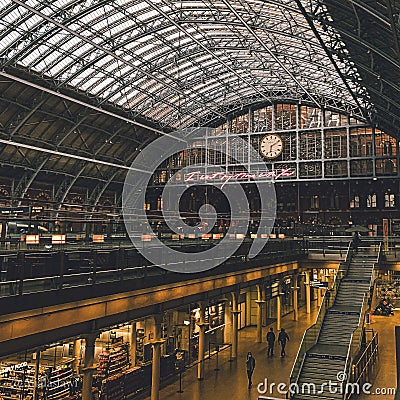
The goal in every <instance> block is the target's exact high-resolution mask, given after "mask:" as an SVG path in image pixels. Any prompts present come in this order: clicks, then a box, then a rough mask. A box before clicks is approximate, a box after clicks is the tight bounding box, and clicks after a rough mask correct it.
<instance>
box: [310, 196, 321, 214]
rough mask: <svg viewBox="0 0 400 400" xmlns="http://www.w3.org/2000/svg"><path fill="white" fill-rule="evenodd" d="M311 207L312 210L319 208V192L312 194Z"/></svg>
mask: <svg viewBox="0 0 400 400" xmlns="http://www.w3.org/2000/svg"><path fill="white" fill-rule="evenodd" d="M311 209H312V210H318V209H319V196H318V195H317V194H315V195H313V196H311Z"/></svg>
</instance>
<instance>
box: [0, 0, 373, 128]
mask: <svg viewBox="0 0 400 400" xmlns="http://www.w3.org/2000/svg"><path fill="white" fill-rule="evenodd" d="M313 3H314V2H313V1H305V0H301V1H300V0H280V1H263V0H235V1H232V0H217V1H215V0H213V1H211V0H188V1H186V0H181V1H169V0H144V1H143V0H115V1H111V0H107V1H102V0H57V1H49V0H47V1H46V0H27V1H21V0H3V1H2V2H1V3H0V65H1V66H2V67H3V68H4V67H7V66H8V65H10V66H14V67H15V66H17V67H23V68H26V69H27V70H29V71H31V72H33V73H37V74H40V75H41V76H42V77H44V78H46V79H47V80H49V81H51V84H52V85H53V86H55V88H57V87H63V86H67V87H72V88H74V89H76V90H78V91H80V92H84V93H86V94H87V95H89V96H91V97H96V98H97V99H98V101H99V103H100V106H101V104H102V103H112V104H114V105H116V106H118V107H121V108H123V109H125V110H128V111H130V112H131V113H132V114H133V116H136V115H137V116H139V115H140V116H144V117H145V118H148V119H150V120H153V121H157V122H159V123H160V124H161V125H163V126H169V127H171V128H177V127H180V126H189V125H193V124H205V123H210V122H212V121H216V120H218V119H221V118H224V117H225V116H226V113H227V112H228V111H232V110H235V109H240V108H241V107H244V106H246V105H249V104H254V103H260V102H269V101H272V100H274V99H279V98H285V99H288V100H290V99H293V100H296V101H297V100H299V99H304V100H308V101H312V102H313V103H315V104H316V105H317V106H324V105H329V106H331V107H334V108H337V109H339V110H342V111H345V112H348V113H352V114H354V115H356V116H358V117H361V116H362V115H364V116H365V114H366V113H365V108H364V106H363V104H362V102H364V101H366V99H365V98H364V99H362V101H360V99H359V98H358V97H357V96H358V94H357V93H358V92H357V91H358V88H357V80H358V77H357V76H356V72H355V69H354V65H352V64H351V62H349V61H348V60H345V59H343V57H340V58H339V57H335V55H330V56H328V54H327V51H326V48H324V45H323V43H322V42H329V41H332V40H336V39H337V38H334V37H332V35H331V33H330V32H328V31H326V30H324V29H322V27H319V26H318V24H316V25H315V27H316V30H317V34H316V32H315V31H313V29H311V27H310V23H309V22H310V21H307V18H306V17H305V13H304V10H307V9H308V7H312V6H313ZM302 7H304V9H303V10H302ZM318 37H319V38H318ZM321 39H322V42H321ZM349 75H351V76H352V77H351V80H350V81H346V79H347V78H346V76H349Z"/></svg>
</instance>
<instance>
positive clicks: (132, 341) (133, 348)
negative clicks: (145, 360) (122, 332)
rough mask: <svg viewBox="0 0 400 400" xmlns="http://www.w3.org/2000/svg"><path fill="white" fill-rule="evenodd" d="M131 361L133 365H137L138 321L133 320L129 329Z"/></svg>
mask: <svg viewBox="0 0 400 400" xmlns="http://www.w3.org/2000/svg"><path fill="white" fill-rule="evenodd" d="M129 361H130V363H131V367H134V366H135V365H136V322H132V323H131V326H130V331H129Z"/></svg>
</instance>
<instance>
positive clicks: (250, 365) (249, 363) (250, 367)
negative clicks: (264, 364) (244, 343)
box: [246, 352, 256, 389]
mask: <svg viewBox="0 0 400 400" xmlns="http://www.w3.org/2000/svg"><path fill="white" fill-rule="evenodd" d="M255 367H256V360H255V358H254V357H253V354H251V352H248V353H247V358H246V371H247V378H248V380H249V389H250V388H251V385H252V384H253V382H252V381H251V377H252V376H253V372H254V368H255Z"/></svg>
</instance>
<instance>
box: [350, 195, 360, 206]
mask: <svg viewBox="0 0 400 400" xmlns="http://www.w3.org/2000/svg"><path fill="white" fill-rule="evenodd" d="M350 208H360V196H359V195H358V194H355V195H354V196H353V198H352V199H351V200H350Z"/></svg>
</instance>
